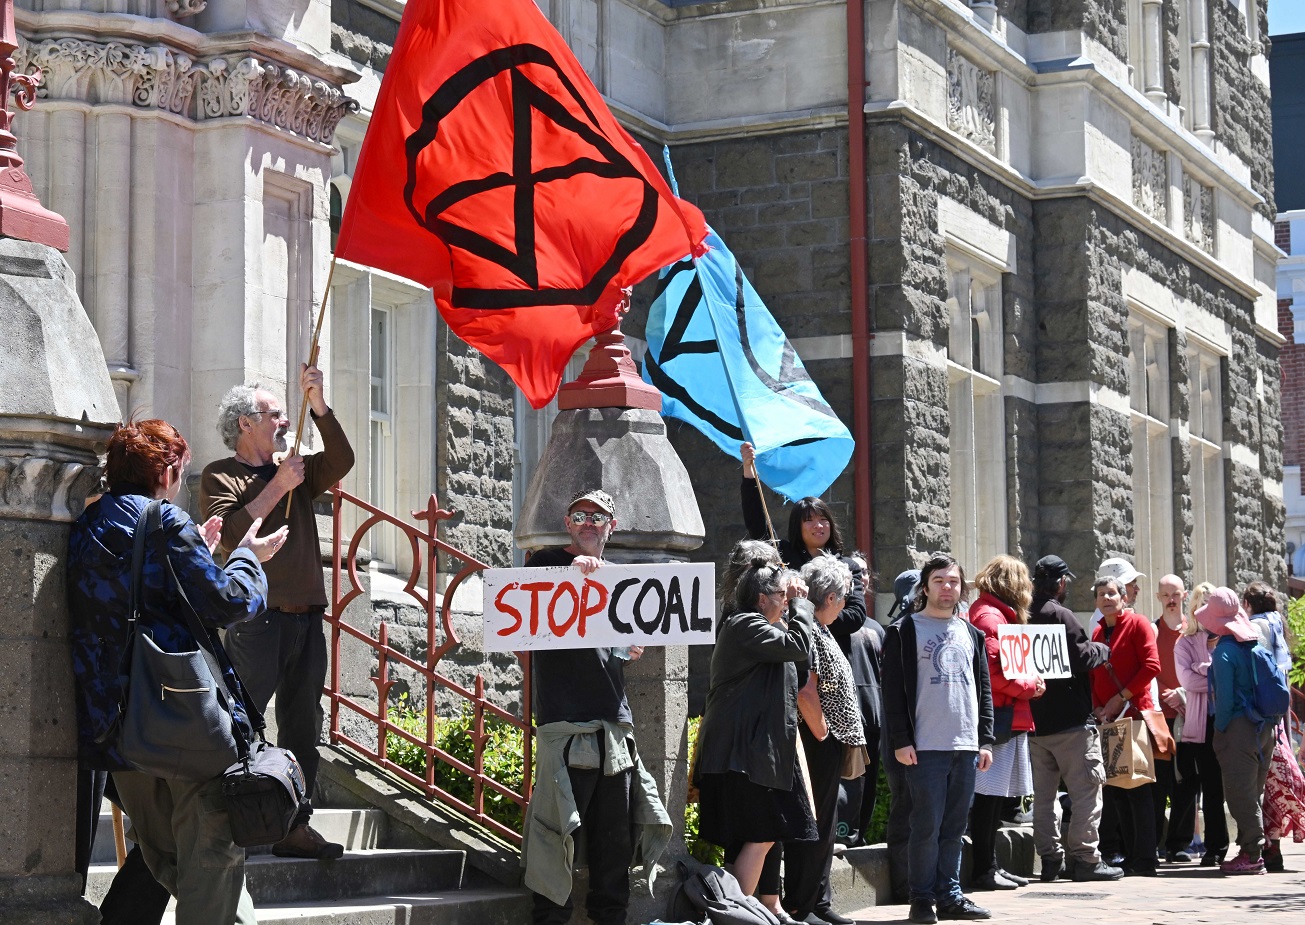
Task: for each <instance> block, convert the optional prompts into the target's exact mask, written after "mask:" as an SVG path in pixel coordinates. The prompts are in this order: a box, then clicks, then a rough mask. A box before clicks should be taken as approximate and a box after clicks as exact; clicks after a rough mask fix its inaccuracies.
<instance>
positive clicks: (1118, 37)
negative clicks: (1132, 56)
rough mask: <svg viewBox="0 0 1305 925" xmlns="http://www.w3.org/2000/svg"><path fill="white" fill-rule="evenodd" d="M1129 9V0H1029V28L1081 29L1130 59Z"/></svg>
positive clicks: (1039, 30)
mask: <svg viewBox="0 0 1305 925" xmlns="http://www.w3.org/2000/svg"><path fill="white" fill-rule="evenodd" d="M1127 9H1128V0H1028V29H1027V31H1028V32H1063V31H1071V32H1079V31H1081V32H1083V33H1084V34H1085V35H1087V37H1088V38H1090V39H1093V40H1094V41H1097V42H1100V43H1101V44H1102V45H1104V46H1105V48H1106V50H1108V51H1111V52H1113V53H1114V54H1115V55H1116V56H1117V57H1118V58H1119V60H1120V61H1127V60H1128V27H1127V24H1126V21H1125V20H1126V13H1125V11H1126V10H1127ZM1017 25H1018V23H1017Z"/></svg>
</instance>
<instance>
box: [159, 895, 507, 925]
mask: <svg viewBox="0 0 1305 925" xmlns="http://www.w3.org/2000/svg"><path fill="white" fill-rule="evenodd" d="M531 908H532V902H531V898H530V892H529V891H528V890H525V889H522V888H520V887H491V888H486V889H476V890H450V891H447V892H432V893H406V894H396V895H391V896H373V897H368V898H366V899H359V900H352V901H349V902H331V901H325V902H304V903H298V904H293V905H291V904H280V905H258V906H257V912H258V921H259V925H275V923H293V925H396V923H401V925H519V923H521V922H528V921H530V912H531ZM163 925H175V919H174V918H173V915H172V910H171V909H169V910H168V913H167V914H166V915H165V916H164V918H163Z"/></svg>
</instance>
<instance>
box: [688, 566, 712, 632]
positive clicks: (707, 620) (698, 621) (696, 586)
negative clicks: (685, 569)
mask: <svg viewBox="0 0 1305 925" xmlns="http://www.w3.org/2000/svg"><path fill="white" fill-rule="evenodd" d="M701 585H702V579H700V578H698V577H696V576H695V577H694V579H693V595H692V601H693V603H692V604H691V605H690V606H689V627H690V628H691V629H693V630H694V632H697V631H699V630H710V629H711V617H710V616H706V617H700V616H698V597H699V593H698V592H699V591H700V590H701Z"/></svg>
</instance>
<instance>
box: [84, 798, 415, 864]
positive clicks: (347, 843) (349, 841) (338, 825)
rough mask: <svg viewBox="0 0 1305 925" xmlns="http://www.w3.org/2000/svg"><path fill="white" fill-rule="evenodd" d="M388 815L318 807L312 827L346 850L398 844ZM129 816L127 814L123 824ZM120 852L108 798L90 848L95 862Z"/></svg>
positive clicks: (253, 851)
mask: <svg viewBox="0 0 1305 925" xmlns="http://www.w3.org/2000/svg"><path fill="white" fill-rule="evenodd" d="M388 821H389V817H388V816H386V815H385V813H383V812H382V811H381V810H379V809H316V810H314V811H313V822H312V825H313V828H314V829H316V830H317V831H318V832H321V833H322V836H323V837H324V838H325V839H326V840H327V841H332V842H338V843H339V844H341V845H344V847H345V850H348V851H355V850H360V849H363V848H380V847H396V846H391V845H389V843H388V841H387V840H386V839H387V837H388V834H389V832H388V825H387V823H388ZM128 824H129V823H128V820H127V819H126V818H125V817H124V819H123V827H124V829H126V827H127V826H128ZM127 850H128V851H130V850H131V840H130V839H128V840H127ZM271 851H272V849H271V847H270V846H266V845H264V846H261V847H258V848H250V849H249V850H248V852H247V854H248V856H249V857H257V856H259V855H264V854H271ZM116 862H117V853H116V852H115V850H114V847H113V816H112V813H111V811H110V809H109V803H108V802H107V801H106V802H105V804H104V810H103V811H102V812H101V813H100V824H99V828H98V829H96V832H95V846H94V848H93V849H92V851H91V863H92V864H114V863H116Z"/></svg>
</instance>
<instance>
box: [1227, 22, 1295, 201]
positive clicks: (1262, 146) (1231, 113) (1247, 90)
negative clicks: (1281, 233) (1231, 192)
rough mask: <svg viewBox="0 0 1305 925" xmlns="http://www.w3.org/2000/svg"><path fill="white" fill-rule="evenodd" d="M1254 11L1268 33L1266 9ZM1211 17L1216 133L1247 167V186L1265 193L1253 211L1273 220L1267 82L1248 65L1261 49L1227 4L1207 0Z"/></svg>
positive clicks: (1243, 23)
mask: <svg viewBox="0 0 1305 925" xmlns="http://www.w3.org/2000/svg"><path fill="white" fill-rule="evenodd" d="M1279 2H1281V0H1279ZM1257 6H1261V7H1262V6H1263V4H1257ZM1257 15H1259V16H1260V24H1259V26H1260V28H1259V34H1260V35H1261V36H1267V35H1268V34H1269V29H1268V20H1267V19H1266V18H1265V15H1266V14H1265V13H1264V12H1262V11H1261V12H1259V13H1257ZM1209 16H1210V51H1211V54H1212V56H1213V57H1212V59H1211V64H1210V71H1211V78H1212V87H1213V106H1212V109H1213V113H1212V115H1213V119H1214V125H1213V128H1214V134H1215V138H1216V139H1218V141H1219V142H1221V143H1222V144H1225V145H1227V146H1228V148H1229V150H1231V151H1232V152H1233V154H1235V155H1236V156H1237V157H1238V158H1240V159H1241V160H1242V162H1243V163H1245V164H1248V165H1249V166H1250V168H1251V188H1252V189H1254V190H1255V192H1256V193H1258V194H1259V195H1261V196H1263V197H1264V202H1263V203H1262V204H1260V205H1257V206H1256V207H1255V208H1256V211H1258V212H1259V213H1260V214H1261V215H1263V216H1264V217H1265V218H1267V219H1269V221H1273V219H1274V218H1275V217H1276V215H1277V210H1276V208H1275V206H1274V201H1273V120H1272V114H1271V112H1270V107H1269V85H1268V84H1267V83H1266V82H1265V81H1263V80H1261V79H1260V78H1259V77H1257V76H1256V75H1255V74H1254V73H1252V72H1251V67H1250V60H1251V57H1252V56H1253V55H1254V54H1256V52H1258V51H1259V50H1260V49H1259V48H1258V47H1257V44H1256V43H1253V42H1252V41H1251V40H1250V37H1249V36H1248V35H1247V30H1246V19H1245V17H1244V16H1242V14H1241V13H1240V12H1238V11H1237V8H1236V7H1235V6H1233V5H1232V4H1231V3H1214V2H1211V3H1210V4H1209ZM1261 44H1267V40H1266V39H1261Z"/></svg>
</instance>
